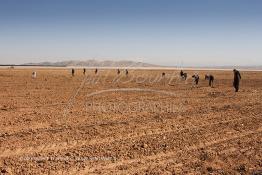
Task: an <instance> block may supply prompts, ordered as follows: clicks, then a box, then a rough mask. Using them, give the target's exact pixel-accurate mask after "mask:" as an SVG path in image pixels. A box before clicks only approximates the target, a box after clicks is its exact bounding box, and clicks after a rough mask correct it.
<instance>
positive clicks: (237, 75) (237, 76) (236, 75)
mask: <svg viewBox="0 0 262 175" xmlns="http://www.w3.org/2000/svg"><path fill="white" fill-rule="evenodd" d="M233 72H234V82H233V86H234V88H235V92H238V89H239V82H240V79H241V75H240V73H239V71H238V70H236V69H234V70H233Z"/></svg>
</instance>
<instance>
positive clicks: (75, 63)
mask: <svg viewBox="0 0 262 175" xmlns="http://www.w3.org/2000/svg"><path fill="white" fill-rule="evenodd" d="M0 66H43V67H109V68H110V67H112V68H113V67H119V68H121V67H142V68H143V67H145V68H150V67H151V68H153V67H155V68H166V69H169V68H171V69H173V68H178V69H187V68H189V69H234V68H235V69H245V70H262V65H254V66H175V65H173V66H160V65H155V64H150V63H144V62H135V61H127V60H123V61H111V60H106V61H99V60H94V59H91V60H85V61H77V60H69V61H60V62H40V63H26V64H20V65H15V64H14V65H11V64H9V65H3V64H2V65H1V64H0Z"/></svg>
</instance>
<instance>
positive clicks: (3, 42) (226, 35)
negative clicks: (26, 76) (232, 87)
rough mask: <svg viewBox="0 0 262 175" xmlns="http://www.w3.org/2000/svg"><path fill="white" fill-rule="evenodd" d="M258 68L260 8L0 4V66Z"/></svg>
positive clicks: (241, 4)
mask: <svg viewBox="0 0 262 175" xmlns="http://www.w3.org/2000/svg"><path fill="white" fill-rule="evenodd" d="M71 59H77V60H85V59H104V60H105V59H111V60H135V61H144V62H149V63H154V64H162V65H177V64H182V63H183V65H192V64H196V65H257V64H260V65H262V1H261V0H180V1H178V0H0V64H11V63H17V64H18V63H25V62H40V61H61V60H71Z"/></svg>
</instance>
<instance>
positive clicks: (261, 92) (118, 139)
mask: <svg viewBox="0 0 262 175" xmlns="http://www.w3.org/2000/svg"><path fill="white" fill-rule="evenodd" d="M32 71H33V70H32V69H0V90H1V91H0V97H1V98H0V171H1V173H2V174H256V173H257V174H259V173H262V104H261V103H262V102H261V99H262V72H255V71H246V72H244V71H243V72H242V71H241V75H242V80H241V84H240V91H239V92H238V93H235V92H234V89H233V87H232V79H233V72H232V71H219V70H213V71H212V70H207V71H201V70H195V71H194V70H188V71H185V72H187V73H188V75H189V76H188V77H189V78H188V80H186V81H184V80H181V79H180V78H179V77H178V76H177V75H179V71H178V70H176V71H175V70H173V71H171V70H130V71H129V74H128V76H126V75H125V73H124V71H123V70H122V72H121V74H120V75H117V74H116V70H99V72H98V74H97V75H95V74H94V70H87V72H86V75H85V76H84V75H83V73H82V70H81V69H78V70H76V74H75V76H74V77H72V76H71V73H70V70H66V69H40V68H38V69H37V78H36V79H33V78H32V77H31V74H32ZM162 72H165V74H166V75H165V76H164V77H162ZM195 72H197V73H198V74H199V75H200V82H199V85H198V86H195V85H193V83H192V78H191V76H192V75H193V73H195ZM206 73H212V74H213V75H214V76H215V82H214V88H211V87H208V82H207V81H206V80H204V75H205V74H206Z"/></svg>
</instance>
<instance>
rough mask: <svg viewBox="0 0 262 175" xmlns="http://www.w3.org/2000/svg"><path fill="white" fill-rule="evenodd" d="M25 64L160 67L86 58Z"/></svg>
mask: <svg viewBox="0 0 262 175" xmlns="http://www.w3.org/2000/svg"><path fill="white" fill-rule="evenodd" d="M23 65H27V66H30V65H34V66H57V67H68V66H76V67H160V66H158V65H154V64H149V63H143V62H134V61H110V60H107V61H98V60H86V61H73V60H71V61H61V62H41V63H26V64H23Z"/></svg>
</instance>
